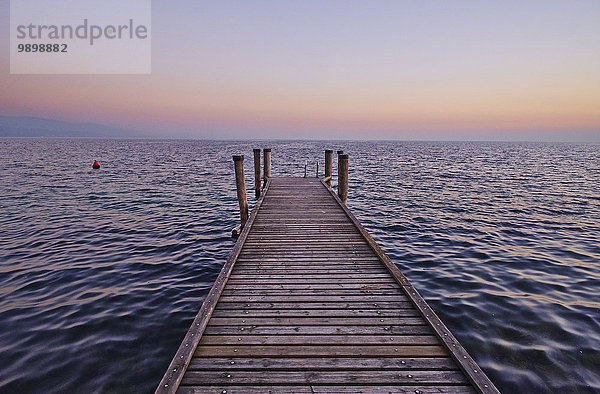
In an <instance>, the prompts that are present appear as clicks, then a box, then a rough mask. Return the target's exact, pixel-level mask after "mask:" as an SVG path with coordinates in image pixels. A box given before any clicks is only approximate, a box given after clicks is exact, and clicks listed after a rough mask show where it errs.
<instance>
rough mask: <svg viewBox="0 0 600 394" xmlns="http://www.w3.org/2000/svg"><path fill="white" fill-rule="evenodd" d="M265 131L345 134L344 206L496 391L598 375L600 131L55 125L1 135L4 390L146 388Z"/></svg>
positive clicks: (308, 158)
mask: <svg viewBox="0 0 600 394" xmlns="http://www.w3.org/2000/svg"><path fill="white" fill-rule="evenodd" d="M254 147H272V148H273V174H274V175H276V176H277V175H286V176H287V175H296V176H300V175H303V174H304V164H305V162H308V163H309V174H312V173H313V171H314V166H315V165H314V162H315V161H316V160H317V159H319V160H320V161H321V168H323V159H322V156H323V153H322V151H323V149H325V148H332V149H344V150H345V151H346V152H348V153H349V154H350V192H349V206H350V208H351V209H352V211H353V212H354V213H355V214H356V215H357V216H358V218H359V220H360V221H361V222H362V223H363V224H364V225H365V227H367V229H368V230H369V231H370V232H371V233H372V235H373V236H374V237H375V239H376V240H377V241H378V242H379V243H380V245H381V246H382V247H383V249H384V250H385V251H386V252H387V253H388V254H389V256H390V257H391V258H392V260H393V261H394V262H395V263H396V264H397V265H398V266H399V267H400V268H401V270H402V271H403V272H404V273H405V274H406V275H407V276H408V277H409V279H410V280H411V281H412V282H413V284H414V285H415V286H416V287H417V288H418V289H419V290H420V291H421V293H422V294H423V296H424V297H425V298H426V299H427V300H428V301H429V303H430V304H431V306H432V307H433V308H434V309H435V310H436V311H437V312H438V314H439V315H440V317H441V318H442V320H444V322H445V323H446V324H447V325H448V327H449V328H450V329H451V330H452V331H453V332H454V333H455V335H456V336H457V337H458V338H459V340H460V341H461V342H462V344H463V345H464V346H465V347H466V348H467V350H468V351H469V352H470V353H471V355H473V357H474V358H475V359H476V360H477V362H478V363H479V364H480V365H481V367H482V368H483V369H484V370H485V371H486V372H487V373H488V375H489V376H490V378H491V379H492V380H493V381H494V382H495V383H496V385H497V386H498V387H499V388H500V389H501V390H503V391H505V392H594V391H600V374H599V373H598V365H600V292H599V291H598V289H600V267H599V264H598V262H599V261H600V242H599V241H598V239H600V237H599V236H598V234H600V186H599V182H598V180H599V179H600V157H599V156H600V147H599V146H597V145H596V146H585V145H565V144H506V143H489V144H486V143H384V142H377V143H374V142H363V143H348V142H344V143H342V142H339V143H322V142H268V143H261V142H256V143H235V142H200V141H128V140H120V141H115V140H112V141H111V140H47V139H0V185H2V193H0V226H1V229H2V232H1V234H0V262H1V263H2V264H0V271H1V273H2V275H1V276H0V349H1V350H0V351H1V355H2V357H0V382H1V383H0V391H2V392H23V391H28V392H65V391H67V392H73V391H78V392H79V391H81V392H91V391H102V392H106V391H119V392H123V391H127V392H131V391H136V392H151V391H153V390H154V388H155V386H156V384H157V383H158V381H159V380H160V378H161V377H162V374H163V372H164V370H165V368H166V367H167V365H168V363H169V361H170V359H171V357H172V356H173V354H174V352H175V350H176V349H177V347H178V345H179V342H180V340H181V339H182V337H183V335H184V333H185V331H186V330H187V328H188V326H189V324H190V322H191V320H192V319H193V317H194V316H195V313H196V312H197V310H198V309H199V307H200V305H201V303H202V300H203V299H204V297H205V296H206V294H207V292H208V290H209V288H210V286H211V285H212V281H213V280H214V279H215V278H216V276H217V275H218V272H219V270H220V267H221V265H222V264H223V263H224V261H225V259H226V257H227V254H228V252H229V250H230V249H231V247H232V245H233V241H232V240H231V238H230V236H229V234H230V231H231V229H232V228H233V227H235V226H236V218H237V211H236V200H235V189H234V187H235V185H234V181H233V164H232V162H231V155H233V154H239V153H242V154H245V155H246V157H247V162H246V163H247V164H246V180H247V183H248V186H249V187H250V185H251V184H253V175H252V165H251V157H252V148H254ZM94 159H96V160H98V161H99V162H100V163H101V164H102V169H101V170H98V171H93V170H92V169H91V163H92V162H93V160H94ZM311 168H312V169H311ZM334 183H335V182H334ZM250 203H251V205H252V203H253V200H252V199H251V201H250Z"/></svg>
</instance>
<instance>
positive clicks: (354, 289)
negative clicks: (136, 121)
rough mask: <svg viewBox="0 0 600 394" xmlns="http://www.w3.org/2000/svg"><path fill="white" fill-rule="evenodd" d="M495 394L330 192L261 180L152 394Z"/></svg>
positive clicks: (296, 181) (312, 182)
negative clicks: (238, 232)
mask: <svg viewBox="0 0 600 394" xmlns="http://www.w3.org/2000/svg"><path fill="white" fill-rule="evenodd" d="M176 390H177V392H181V393H191V392H198V393H199V392H227V393H234V392H244V393H246V392H278V393H279V392H323V393H325V392H327V393H331V392H412V393H426V392H436V393H443V392H447V393H471V392H486V393H488V392H489V393H495V392H498V391H497V390H496V388H495V387H494V386H493V384H492V383H491V382H490V381H489V379H487V377H486V376H485V374H483V373H482V372H481V371H480V370H479V367H478V366H477V364H475V362H474V361H473V360H472V359H471V357H470V356H468V354H467V353H466V351H465V350H464V349H463V348H462V346H460V344H459V343H458V342H457V341H456V339H455V338H454V337H453V336H452V334H451V333H450V332H449V331H448V330H447V328H446V327H445V326H444V325H443V323H441V321H440V320H439V319H438V318H437V316H436V315H435V313H434V312H433V311H431V309H429V307H428V306H427V304H426V303H425V301H424V300H423V299H422V298H421V297H420V296H419V294H418V293H417V292H416V290H415V289H414V288H413V287H412V285H410V283H409V282H408V281H407V280H406V278H404V276H402V274H401V273H400V272H399V271H398V269H397V268H396V267H395V266H394V265H393V263H391V261H389V259H388V258H387V256H385V254H384V253H383V252H382V251H381V249H380V248H379V247H378V246H377V245H376V244H375V242H374V241H373V239H372V238H371V237H370V236H369V235H368V233H366V231H365V230H364V228H363V227H362V226H361V225H360V223H358V222H357V221H356V218H354V216H353V215H352V214H351V213H350V212H349V211H348V210H347V208H346V207H345V205H343V204H341V202H340V200H339V198H338V197H337V196H336V195H335V193H333V191H332V190H331V189H328V188H326V187H325V184H324V183H322V182H321V181H320V180H319V179H317V178H271V179H270V180H269V181H268V183H267V186H266V187H265V190H264V193H263V196H262V197H261V199H260V200H259V202H258V203H257V205H256V208H255V209H254V210H253V212H252V214H251V216H250V218H249V220H248V223H247V225H246V227H245V228H244V229H243V231H242V233H241V235H240V238H239V240H238V242H237V244H236V246H235V248H234V250H233V251H232V253H231V255H230V257H229V259H228V261H227V263H226V264H225V266H224V267H223V270H222V272H221V275H219V278H218V279H217V281H216V282H215V285H214V287H213V289H212V290H211V292H210V293H209V296H208V297H207V299H206V300H205V303H204V304H203V306H202V308H201V310H200V312H199V313H198V316H197V317H196V319H195V320H194V323H193V325H192V328H191V329H190V331H189V332H188V334H187V335H186V338H185V339H184V341H183V343H182V345H181V347H180V349H179V350H178V352H177V354H176V355H175V358H174V360H173V362H172V363H171V366H170V368H169V370H168V371H167V373H166V374H165V377H164V378H163V380H162V381H161V383H160V385H159V387H158V388H157V392H161V393H162V392H175V391H176Z"/></svg>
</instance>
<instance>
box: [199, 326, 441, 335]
mask: <svg viewBox="0 0 600 394" xmlns="http://www.w3.org/2000/svg"><path fill="white" fill-rule="evenodd" d="M204 333H205V334H206V335H243V334H254V335H380V334H382V335H430V334H433V330H432V329H431V327H429V326H427V325H425V324H423V325H414V326H395V325H387V326H351V325H348V326H323V325H321V326H316V325H312V326H311V325H306V326H259V325H246V324H245V323H244V324H243V325H236V326H208V327H206V329H205V331H204Z"/></svg>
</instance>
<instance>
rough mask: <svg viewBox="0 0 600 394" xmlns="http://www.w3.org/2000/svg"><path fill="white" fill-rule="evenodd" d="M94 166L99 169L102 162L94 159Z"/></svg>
mask: <svg viewBox="0 0 600 394" xmlns="http://www.w3.org/2000/svg"><path fill="white" fill-rule="evenodd" d="M92 168H93V169H94V170H98V169H99V168H100V164H98V162H97V161H96V160H94V164H92Z"/></svg>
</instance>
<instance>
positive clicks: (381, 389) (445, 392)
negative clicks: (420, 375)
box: [177, 384, 476, 394]
mask: <svg viewBox="0 0 600 394" xmlns="http://www.w3.org/2000/svg"><path fill="white" fill-rule="evenodd" d="M475 392H476V391H475V390H474V389H473V388H472V387H471V386H443V385H435V386H430V385H427V386H425V385H418V386H416V385H403V386H399V385H394V386H385V385H381V384H376V385H371V386H365V385H360V386H355V385H344V386H334V385H313V386H308V385H307V386H297V385H295V386H290V385H278V386H271V385H263V386H256V385H244V386H234V385H224V386H181V387H180V388H179V390H177V393H180V394H199V393H226V394H255V393H261V394H264V393H273V394H275V393H298V394H301V393H311V394H315V393H324V394H331V393H353V394H364V393H369V394H371V393H401V394H403V393H410V394H414V393H424V394H432V393H440V394H473V393H475Z"/></svg>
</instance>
